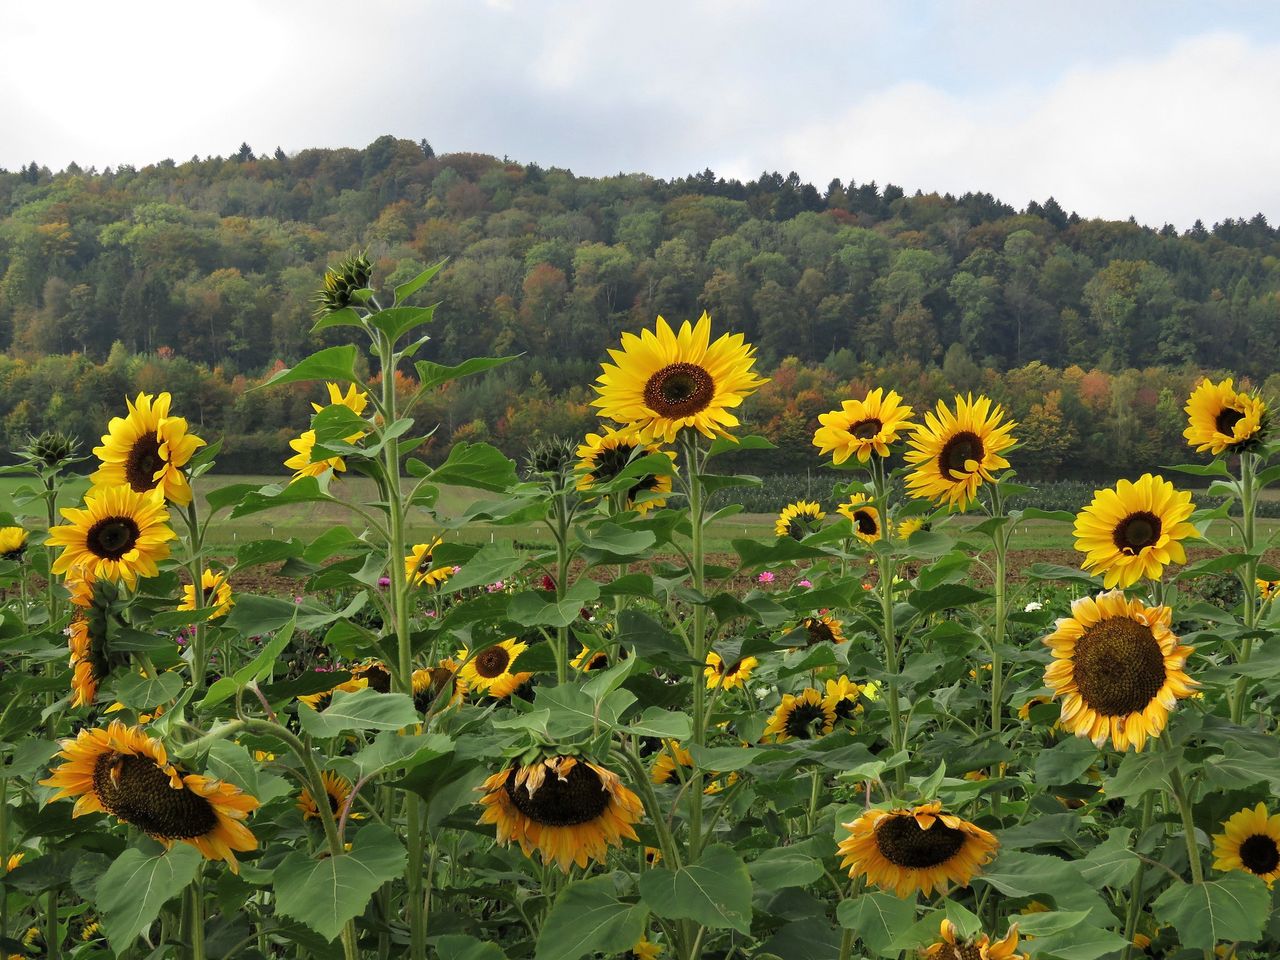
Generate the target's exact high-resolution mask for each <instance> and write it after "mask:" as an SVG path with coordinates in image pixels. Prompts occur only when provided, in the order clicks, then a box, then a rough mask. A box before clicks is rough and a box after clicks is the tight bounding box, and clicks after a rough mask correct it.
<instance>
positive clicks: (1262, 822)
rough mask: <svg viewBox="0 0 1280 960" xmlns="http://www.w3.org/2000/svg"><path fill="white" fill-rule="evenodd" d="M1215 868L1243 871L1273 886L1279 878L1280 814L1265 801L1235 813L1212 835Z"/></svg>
mask: <svg viewBox="0 0 1280 960" xmlns="http://www.w3.org/2000/svg"><path fill="white" fill-rule="evenodd" d="M1213 856H1214V861H1213V868H1214V869H1215V870H1243V871H1245V872H1246V873H1252V874H1253V875H1254V876H1255V877H1261V878H1262V879H1263V880H1265V881H1266V882H1267V886H1268V887H1270V886H1271V885H1272V884H1274V883H1275V882H1276V880H1277V879H1278V878H1280V814H1272V813H1270V812H1269V811H1268V810H1267V805H1266V804H1265V803H1260V804H1258V805H1257V806H1256V807H1254V808H1252V809H1250V808H1248V807H1246V808H1245V809H1243V810H1241V811H1240V812H1239V813H1235V814H1232V815H1231V817H1230V818H1229V819H1228V820H1227V822H1226V823H1224V824H1223V825H1222V833H1219V834H1215V835H1214V838H1213Z"/></svg>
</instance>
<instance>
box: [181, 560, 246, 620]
mask: <svg viewBox="0 0 1280 960" xmlns="http://www.w3.org/2000/svg"><path fill="white" fill-rule="evenodd" d="M233 606H235V601H234V600H233V599H231V584H230V583H228V582H227V575H226V574H225V573H220V572H216V571H214V570H211V569H209V568H208V567H205V568H204V573H202V574H201V575H200V600H199V603H197V602H196V588H195V585H194V584H190V583H185V584H183V585H182V603H180V604H178V609H179V610H198V609H200V608H202V607H212V608H213V612H212V613H210V614H209V617H208V619H210V620H217V619H219V618H220V617H225V616H226V615H227V614H228V613H230V612H231V608H232V607H233Z"/></svg>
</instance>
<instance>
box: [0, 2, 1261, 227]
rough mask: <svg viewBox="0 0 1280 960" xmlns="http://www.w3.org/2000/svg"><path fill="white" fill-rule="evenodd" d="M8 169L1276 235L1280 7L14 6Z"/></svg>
mask: <svg viewBox="0 0 1280 960" xmlns="http://www.w3.org/2000/svg"><path fill="white" fill-rule="evenodd" d="M0 24H3V26H2V27H0V30H2V31H3V35H4V37H5V43H4V52H3V55H0V90H3V95H0V166H3V167H7V168H9V169H14V168H16V167H17V166H19V165H21V164H25V163H28V162H30V161H31V160H33V159H34V160H36V161H38V162H39V163H41V164H44V165H47V166H49V167H50V168H52V169H54V170H58V169H61V168H62V167H64V166H65V165H66V164H67V163H68V162H70V161H72V160H75V161H77V162H78V163H80V164H81V165H82V166H89V165H91V164H92V165H96V166H98V167H99V168H101V167H103V166H107V165H116V164H119V163H122V162H123V163H132V164H135V165H138V166H141V165H145V164H147V163H152V162H155V161H157V160H160V159H163V158H166V157H172V158H174V159H177V160H184V159H187V158H190V157H191V156H192V155H193V154H199V155H200V156H205V155H208V154H221V155H227V154H229V153H231V152H233V151H234V150H235V149H236V148H237V147H238V146H239V145H240V143H241V141H247V142H248V143H249V144H250V145H251V146H252V147H253V148H254V149H255V150H257V151H267V152H269V151H272V150H274V149H275V147H276V146H277V145H279V146H282V147H283V148H284V149H285V151H286V152H294V151H297V150H300V149H303V148H305V147H311V146H364V145H366V144H367V143H369V142H370V141H371V140H373V139H374V138H375V137H377V136H379V135H381V134H384V133H391V134H394V135H396V136H400V137H406V138H410V139H413V140H417V139H420V138H423V137H425V138H427V139H428V140H430V142H431V143H432V145H433V146H434V147H435V149H436V151H437V152H438V153H443V152H449V151H480V152H485V153H492V154H495V155H497V156H503V155H507V156H510V157H511V158H513V159H517V160H520V161H523V162H528V161H536V162H538V163H540V164H542V165H543V166H560V167H568V168H570V169H572V170H573V171H575V172H576V173H579V174H609V173H617V172H619V171H627V172H633V171H643V172H647V173H651V174H654V175H657V176H662V177H671V176H679V175H683V174H686V173H691V172H694V171H700V170H702V169H703V168H706V167H710V168H711V169H713V170H714V171H716V173H717V174H720V175H722V176H737V177H741V178H749V177H754V176H755V175H757V174H758V173H760V172H761V171H763V170H774V169H776V170H779V171H782V172H783V173H786V172H787V171H789V170H796V171H798V172H799V173H800V175H801V177H803V178H804V179H806V180H810V181H812V182H814V183H815V184H817V185H818V186H819V187H820V188H822V187H825V186H826V184H827V182H828V181H829V180H830V179H831V178H832V177H836V176H838V177H840V178H842V179H843V180H845V181H846V182H848V181H849V180H850V179H853V180H856V181H857V182H859V183H862V182H866V181H868V180H875V181H877V182H878V183H880V184H884V183H885V182H893V183H897V184H900V185H901V186H903V187H904V188H906V189H907V190H909V191H915V190H916V189H922V190H924V191H926V192H928V191H933V190H937V191H951V192H954V193H961V192H964V191H966V190H985V191H989V192H991V193H994V194H996V195H997V196H998V197H1000V198H1001V199H1003V200H1006V201H1008V202H1010V203H1013V204H1014V205H1016V206H1019V207H1021V206H1023V205H1025V204H1026V202H1027V201H1028V200H1030V199H1039V200H1043V199H1045V198H1046V197H1048V196H1049V195H1051V194H1052V195H1054V196H1055V197H1057V199H1058V201H1059V202H1060V203H1061V204H1062V205H1063V206H1064V207H1066V208H1067V209H1069V210H1076V211H1078V212H1079V213H1080V214H1081V215H1083V216H1102V217H1109V218H1126V217H1128V216H1130V215H1131V214H1132V215H1134V216H1136V217H1137V218H1138V219H1139V220H1140V221H1142V222H1144V223H1150V224H1155V225H1159V224H1161V223H1164V222H1166V221H1169V222H1172V223H1174V224H1176V225H1177V226H1179V227H1186V226H1189V225H1190V224H1191V222H1192V221H1193V220H1195V219H1196V218H1197V217H1199V218H1202V219H1203V220H1205V221H1206V223H1211V222H1213V221H1216V220H1221V219H1222V218H1224V217H1238V216H1246V217H1247V216H1252V215H1253V214H1254V213H1256V212H1258V211H1259V210H1261V211H1262V212H1263V213H1265V214H1267V216H1268V218H1269V219H1270V220H1271V221H1272V222H1273V223H1274V222H1277V221H1280V123H1277V122H1276V121H1277V105H1278V104H1280V4H1276V3H1274V2H1270V0H1266V2H1262V0H1260V2H1257V3H1246V2H1227V0H1217V2H1178V0H1160V2H1138V0H1120V2H1117V0H1106V2H1095V0H1072V2H1070V3H1038V2H1033V3H1027V2H1026V0H1012V2H998V0H952V2H934V3H931V2H904V0H885V2H877V0H865V2H854V0H847V2H840V0H830V2H811V3H805V2H802V0H790V2H776V0H768V2H766V0H670V2H667V0H646V2H643V3H635V2H634V0H630V2H610V0H560V2H558V0H416V2H410V0H401V2H393V0H346V2H342V3H337V2H329V0H319V2H316V0H312V2H306V3H303V2H285V0H275V2H266V0H257V2H255V0H218V2H217V3H203V4H195V3H183V2H174V0H164V2H151V0H130V2H127V3H122V4H104V3H101V2H92V3H90V2H84V3H80V2H67V0H45V2H43V3H39V4H36V3H27V4H22V5H16V4H5V6H4V8H3V10H2V11H0Z"/></svg>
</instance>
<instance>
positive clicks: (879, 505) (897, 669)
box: [871, 456, 906, 792]
mask: <svg viewBox="0 0 1280 960" xmlns="http://www.w3.org/2000/svg"><path fill="white" fill-rule="evenodd" d="M887 466H888V465H887V464H886V463H885V461H884V459H883V458H881V457H876V456H873V457H872V458H871V479H872V485H873V486H874V489H875V493H874V497H875V503H876V509H877V510H878V511H879V513H880V525H881V527H882V528H883V527H884V526H885V525H886V524H887V522H888V516H889V480H888V476H887V474H886V468H887ZM882 542H883V541H882ZM879 565H880V578H879V582H878V583H877V584H876V586H877V588H878V589H877V593H878V594H879V596H880V627H881V639H882V640H883V642H884V658H885V667H886V668H887V669H888V671H889V694H888V701H889V702H888V707H889V730H890V739H891V742H892V744H891V745H892V747H893V752H894V753H895V754H898V753H901V752H902V751H903V750H905V749H906V736H905V733H904V731H903V725H902V707H901V706H900V704H899V703H898V677H899V675H900V674H901V672H902V664H901V663H900V651H899V650H898V636H897V625H896V624H895V623H894V610H893V580H894V577H895V575H896V574H897V562H896V560H895V558H894V557H893V554H892V553H891V552H890V551H887V550H886V551H884V552H883V553H881V554H880V559H879ZM893 776H894V782H895V783H896V785H897V788H898V791H899V792H901V791H902V789H903V788H904V787H905V786H906V768H905V766H903V765H900V766H898V767H897V768H895V770H894V773H893Z"/></svg>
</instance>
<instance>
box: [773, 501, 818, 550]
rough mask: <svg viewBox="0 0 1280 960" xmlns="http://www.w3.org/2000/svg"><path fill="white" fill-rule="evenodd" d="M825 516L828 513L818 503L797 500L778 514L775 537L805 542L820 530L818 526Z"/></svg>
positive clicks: (774, 524)
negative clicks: (806, 538)
mask: <svg viewBox="0 0 1280 960" xmlns="http://www.w3.org/2000/svg"><path fill="white" fill-rule="evenodd" d="M825 516H826V513H825V512H824V511H823V509H822V506H821V505H820V504H819V503H818V502H817V501H815V500H797V501H796V502H795V503H789V504H787V505H786V506H785V507H783V508H782V512H781V513H779V514H778V519H777V520H775V521H774V522H773V532H774V535H775V536H778V537H791V538H792V539H793V540H803V539H804V538H805V537H807V536H808V535H809V534H811V533H813V532H814V531H815V530H817V529H818V524H819V523H820V522H821V521H822V518H823V517H825Z"/></svg>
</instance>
